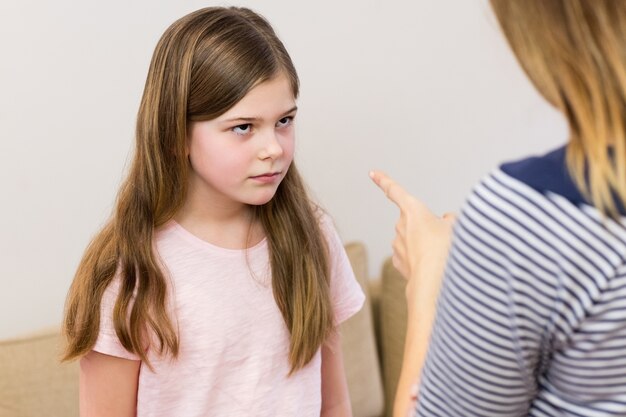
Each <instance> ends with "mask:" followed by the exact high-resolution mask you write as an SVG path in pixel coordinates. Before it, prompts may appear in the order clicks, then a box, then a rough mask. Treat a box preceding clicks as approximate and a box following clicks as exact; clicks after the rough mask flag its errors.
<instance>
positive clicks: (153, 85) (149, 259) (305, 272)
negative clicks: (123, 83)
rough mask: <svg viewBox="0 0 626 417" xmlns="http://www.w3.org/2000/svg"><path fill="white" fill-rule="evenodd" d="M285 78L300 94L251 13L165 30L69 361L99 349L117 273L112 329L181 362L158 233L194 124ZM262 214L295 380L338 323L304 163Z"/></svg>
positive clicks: (94, 246) (78, 308)
mask: <svg viewBox="0 0 626 417" xmlns="http://www.w3.org/2000/svg"><path fill="white" fill-rule="evenodd" d="M280 73H282V74H285V75H287V77H288V78H289V79H290V80H291V86H292V89H293V94H294V97H297V95H298V87H299V81H298V76H297V74H296V71H295V68H294V66H293V63H292V61H291V59H290V57H289V55H288V54H287V51H286V49H285V47H284V46H283V44H282V43H281V41H280V40H279V39H278V37H277V36H276V34H275V33H274V31H273V30H272V28H271V26H270V25H269V24H268V23H267V21H265V20H264V19H263V18H262V17H260V16H259V15H257V14H256V13H254V12H252V11H251V10H248V9H245V8H221V7H211V8H205V9H201V10H198V11H196V12H193V13H191V14H189V15H187V16H185V17H183V18H181V19H179V20H178V21H176V22H174V23H173V24H172V25H171V26H170V27H169V28H168V29H167V30H166V31H165V33H164V34H163V36H162V37H161V39H160V40H159V42H158V44H157V46H156V49H155V51H154V55H153V57H152V62H151V64H150V69H149V71H148V77H147V80H146V85H145V89H144V93H143V97H142V100H141V105H140V108H139V113H138V117H137V128H136V149H135V154H134V159H133V162H132V165H131V168H130V172H129V174H128V176H127V178H126V180H125V182H124V183H123V185H122V187H121V189H120V191H119V195H118V198H117V204H116V208H115V211H114V213H113V214H112V216H111V218H110V219H109V221H108V222H107V223H106V225H105V226H104V227H103V229H102V230H101V231H100V232H99V233H98V234H97V235H96V237H95V238H94V239H93V240H92V242H91V243H90V245H89V246H88V247H87V249H86V252H85V254H84V256H83V259H82V260H81V262H80V265H79V267H78V270H77V272H76V276H75V277H74V281H73V283H72V286H71V288H70V291H69V294H68V297H67V301H66V312H65V320H64V327H63V330H64V333H65V336H66V338H67V342H68V343H67V347H66V350H65V352H64V360H70V359H74V358H77V357H80V356H82V355H84V354H86V353H88V352H89V351H90V350H91V348H92V347H93V346H94V344H95V342H96V339H97V337H98V332H99V323H100V309H101V301H102V296H103V293H104V291H105V289H106V288H107V287H108V286H109V284H110V283H111V282H112V280H113V279H114V277H117V276H119V278H120V282H121V285H120V290H119V295H118V298H117V301H116V304H115V307H114V310H113V322H114V326H115V330H116V333H117V336H118V337H119V340H120V342H121V344H122V345H123V346H124V348H126V349H127V350H128V351H129V352H132V353H134V354H136V355H138V356H139V357H140V358H141V359H142V360H144V361H146V362H147V354H146V353H147V352H146V343H147V341H150V349H152V350H153V351H155V352H157V353H158V354H171V355H172V356H174V357H176V356H177V354H178V351H179V339H178V334H177V331H176V326H175V325H174V324H173V320H172V317H170V316H169V315H168V309H167V308H166V298H167V297H168V287H167V280H166V277H165V275H164V272H163V270H162V268H161V267H160V265H159V261H158V254H156V253H155V251H154V246H153V233H154V230H155V229H156V228H158V227H159V226H161V225H163V224H165V223H166V222H167V221H168V220H170V219H171V218H172V217H173V216H174V214H175V213H176V212H177V210H178V209H179V208H180V207H181V206H182V203H183V201H184V200H185V196H186V192H187V180H188V170H189V163H188V159H187V157H186V152H185V149H186V148H185V146H186V140H187V125H188V122H190V121H199V120H211V119H214V118H215V117H218V116H219V115H221V114H223V113H224V112H226V111H227V110H228V109H229V108H231V107H232V106H233V105H235V104H236V103H237V102H238V101H239V100H241V99H242V98H243V97H244V96H245V95H246V94H247V92H248V91H250V89H252V88H253V87H254V86H255V85H257V84H258V83H261V82H263V81H266V80H269V79H271V78H273V77H275V76H277V75H278V74H280ZM254 211H255V215H256V216H257V218H258V219H260V221H261V222H262V225H263V227H264V229H265V232H266V236H267V240H268V242H269V252H270V264H271V268H272V285H273V291H274V297H275V299H276V302H277V304H278V307H279V308H280V310H281V312H282V315H283V318H284V320H285V324H286V326H287V328H288V329H289V331H290V334H291V342H290V353H289V361H290V364H291V367H292V369H291V371H292V372H293V371H295V370H297V369H300V368H301V367H303V366H304V365H306V364H307V363H308V362H309V361H310V360H311V359H312V358H313V356H314V355H315V353H316V352H317V350H318V349H319V347H320V346H321V345H322V343H323V342H324V340H325V339H326V337H327V335H328V334H329V332H330V331H331V329H332V326H333V321H332V309H331V304H330V294H329V266H328V254H327V247H326V243H325V239H324V236H323V234H322V232H321V230H320V226H319V223H318V220H319V219H318V218H317V214H316V212H315V211H314V209H313V205H312V203H311V201H310V200H309V198H308V197H307V193H306V191H305V187H304V185H303V182H302V180H301V178H300V175H299V174H298V171H297V169H296V167H295V164H292V165H291V167H290V169H289V171H288V172H287V175H286V177H285V178H284V180H283V182H282V183H281V185H280V186H279V187H278V190H277V193H276V195H275V196H274V198H273V199H272V200H271V201H270V202H269V203H267V204H265V205H263V206H257V207H255V208H254ZM147 363H148V364H149V362H147Z"/></svg>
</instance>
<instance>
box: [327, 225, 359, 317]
mask: <svg viewBox="0 0 626 417" xmlns="http://www.w3.org/2000/svg"><path fill="white" fill-rule="evenodd" d="M320 227H321V228H322V232H323V233H324V235H325V236H326V240H327V242H328V252H329V263H330V295H331V302H332V305H333V312H334V316H335V326H337V325H339V324H341V323H342V322H344V321H345V320H347V319H349V318H350V317H352V316H353V315H354V314H356V313H357V312H358V311H359V310H360V309H361V307H362V306H363V303H364V301H365V294H364V293H363V290H362V289H361V286H360V285H359V283H358V282H357V280H356V278H355V276H354V271H353V270H352V266H351V265H350V260H349V259H348V255H347V254H346V251H345V249H344V246H343V243H342V241H341V238H340V237H339V234H338V233H337V230H336V229H335V227H334V225H333V222H332V220H331V219H330V217H328V215H323V216H322V219H321V221H320Z"/></svg>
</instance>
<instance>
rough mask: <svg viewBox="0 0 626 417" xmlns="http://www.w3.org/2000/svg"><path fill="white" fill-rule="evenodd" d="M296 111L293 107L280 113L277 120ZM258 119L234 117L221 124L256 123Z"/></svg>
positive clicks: (296, 107)
mask: <svg viewBox="0 0 626 417" xmlns="http://www.w3.org/2000/svg"><path fill="white" fill-rule="evenodd" d="M296 110H298V106H293V107H292V108H290V109H289V110H287V111H286V112H284V113H282V115H281V116H280V117H279V118H280V119H282V118H283V117H285V116H287V115H288V114H289V113H293V112H295V111H296ZM259 119H260V117H234V118H232V119H226V120H223V121H222V122H223V123H232V122H240V121H241V122H256V121H257V120H259Z"/></svg>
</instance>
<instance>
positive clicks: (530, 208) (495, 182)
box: [372, 0, 626, 417]
mask: <svg viewBox="0 0 626 417" xmlns="http://www.w3.org/2000/svg"><path fill="white" fill-rule="evenodd" d="M491 6H492V8H493V10H494V12H495V15H496V17H497V19H498V21H499V23H500V26H501V28H502V31H503V32H504V35H505V36H506V38H507V40H508V42H509V44H510V46H511V47H512V49H513V52H514V53H515V55H516V57H517V59H518V61H519V63H520V64H521V66H522V67H523V69H524V70H525V71H526V73H527V75H528V76H529V78H530V79H531V81H532V82H533V83H534V85H535V87H536V88H537V89H538V90H539V92H540V93H541V94H542V95H543V96H544V98H545V99H546V100H548V101H549V102H550V103H551V104H552V105H554V106H555V107H556V108H557V109H558V110H560V111H561V113H562V114H563V116H564V117H565V119H566V121H567V123H568V126H569V140H568V142H567V144H566V145H565V146H562V147H560V148H558V149H556V150H554V151H552V152H549V153H548V154H546V155H542V156H538V157H532V158H527V159H523V160H521V161H516V162H512V163H506V164H503V165H502V166H500V167H499V168H498V169H496V170H494V171H493V172H492V173H491V174H489V175H488V176H486V177H485V178H484V179H483V180H482V181H481V182H480V184H478V185H477V186H476V187H475V188H474V190H473V192H472V193H471V195H470V196H469V198H468V200H467V201H466V203H465V205H464V207H463V210H462V212H461V214H460V216H459V219H458V221H457V222H456V224H455V225H454V229H453V227H452V224H453V217H452V216H444V217H443V218H440V217H438V216H435V215H433V214H432V213H431V212H430V211H429V210H428V209H427V208H426V207H425V206H424V205H423V204H422V203H420V202H419V201H417V200H416V199H415V198H413V197H412V196H410V195H409V194H407V193H406V191H404V190H403V189H402V188H401V187H400V186H398V185H397V184H396V183H395V182H394V181H393V180H392V179H390V178H389V177H387V176H385V175H384V174H382V173H379V172H374V173H372V178H373V179H374V181H375V182H376V183H377V184H378V185H379V186H380V187H381V188H382V189H383V190H384V191H385V193H386V194H387V196H388V197H389V198H390V199H391V200H392V201H394V202H395V203H397V204H398V206H399V207H400V208H401V213H402V214H401V217H400V221H399V224H398V227H397V230H398V231H399V233H398V235H397V237H396V240H395V248H396V249H395V252H394V264H395V265H396V266H397V267H398V269H399V270H400V271H401V272H402V273H403V274H404V275H405V276H406V277H407V278H408V280H409V281H408V285H407V300H408V303H409V320H408V329H407V339H406V345H405V357H404V366H403V370H402V376H401V380H400V384H399V388H398V395H397V397H396V402H395V405H396V407H395V414H394V415H396V416H406V412H407V409H408V408H409V404H410V401H411V399H410V388H409V387H410V386H411V384H412V383H413V382H414V381H415V378H416V377H418V375H420V374H421V377H419V380H420V381H419V391H418V394H417V399H416V403H415V407H413V411H414V412H415V413H416V414H417V415H419V416H465V417H470V416H490V417H497V416H503V417H504V416H507V417H510V416H544V417H546V416H625V415H626V210H625V207H626V53H625V51H626V2H623V1H613V0H491ZM450 236H452V239H451V242H452V243H451V249H450V253H449V255H448V257H447V261H446V253H447V248H448V245H449V243H450ZM444 271H445V273H444ZM442 275H443V276H444V279H443V286H442V287H441V293H440V294H439V299H438V306H437V308H436V309H435V299H436V298H437V292H438V290H439V280H440V277H441V276H442ZM435 311H436V313H435ZM433 320H434V327H432V329H433V330H432V336H431V337H430V346H429V348H428V353H427V354H426V345H427V343H428V341H429V335H430V330H431V325H432V323H433ZM422 364H424V368H423V371H422Z"/></svg>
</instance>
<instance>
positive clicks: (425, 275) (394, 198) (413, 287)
mask: <svg viewBox="0 0 626 417" xmlns="http://www.w3.org/2000/svg"><path fill="white" fill-rule="evenodd" d="M370 178H371V179H372V180H373V181H374V183H375V184H376V185H377V186H378V187H379V188H380V189H381V190H382V191H383V192H384V193H385V195H386V196H387V198H388V199H389V200H390V201H391V202H393V203H394V204H395V205H396V206H397V207H398V208H399V209H400V218H399V219H398V222H397V223H396V236H395V238H394V241H393V257H392V262H393V265H394V267H395V268H396V269H397V270H398V271H399V272H400V273H401V274H402V275H403V276H404V278H406V279H407V286H406V297H407V310H408V316H407V333H406V340H405V346H404V360H403V364H402V369H401V371H400V379H399V381H398V388H397V391H396V398H395V401H394V413H393V415H394V417H405V416H406V415H407V413H408V411H409V409H410V407H411V406H412V399H411V396H412V387H413V386H414V385H415V383H416V381H417V380H418V378H419V375H420V373H421V370H422V366H423V364H424V360H425V358H426V352H427V349H428V341H429V339H430V331H431V328H432V325H433V321H434V317H435V310H436V301H437V296H438V295H439V287H440V286H441V281H442V278H443V272H444V268H445V263H446V259H447V256H448V250H449V247H450V240H451V237H452V227H453V225H454V221H455V216H454V215H451V214H445V215H444V216H442V217H438V216H436V215H435V214H433V213H432V212H431V211H430V210H429V209H428V207H426V205H424V204H423V203H422V202H421V201H419V200H418V199H416V198H415V197H413V196H412V195H411V194H409V193H408V192H407V191H406V190H404V188H402V187H401V186H400V185H398V184H397V183H396V182H395V181H394V180H393V179H391V178H390V177H388V176H387V175H385V174H384V173H382V172H380V171H372V172H370Z"/></svg>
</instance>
